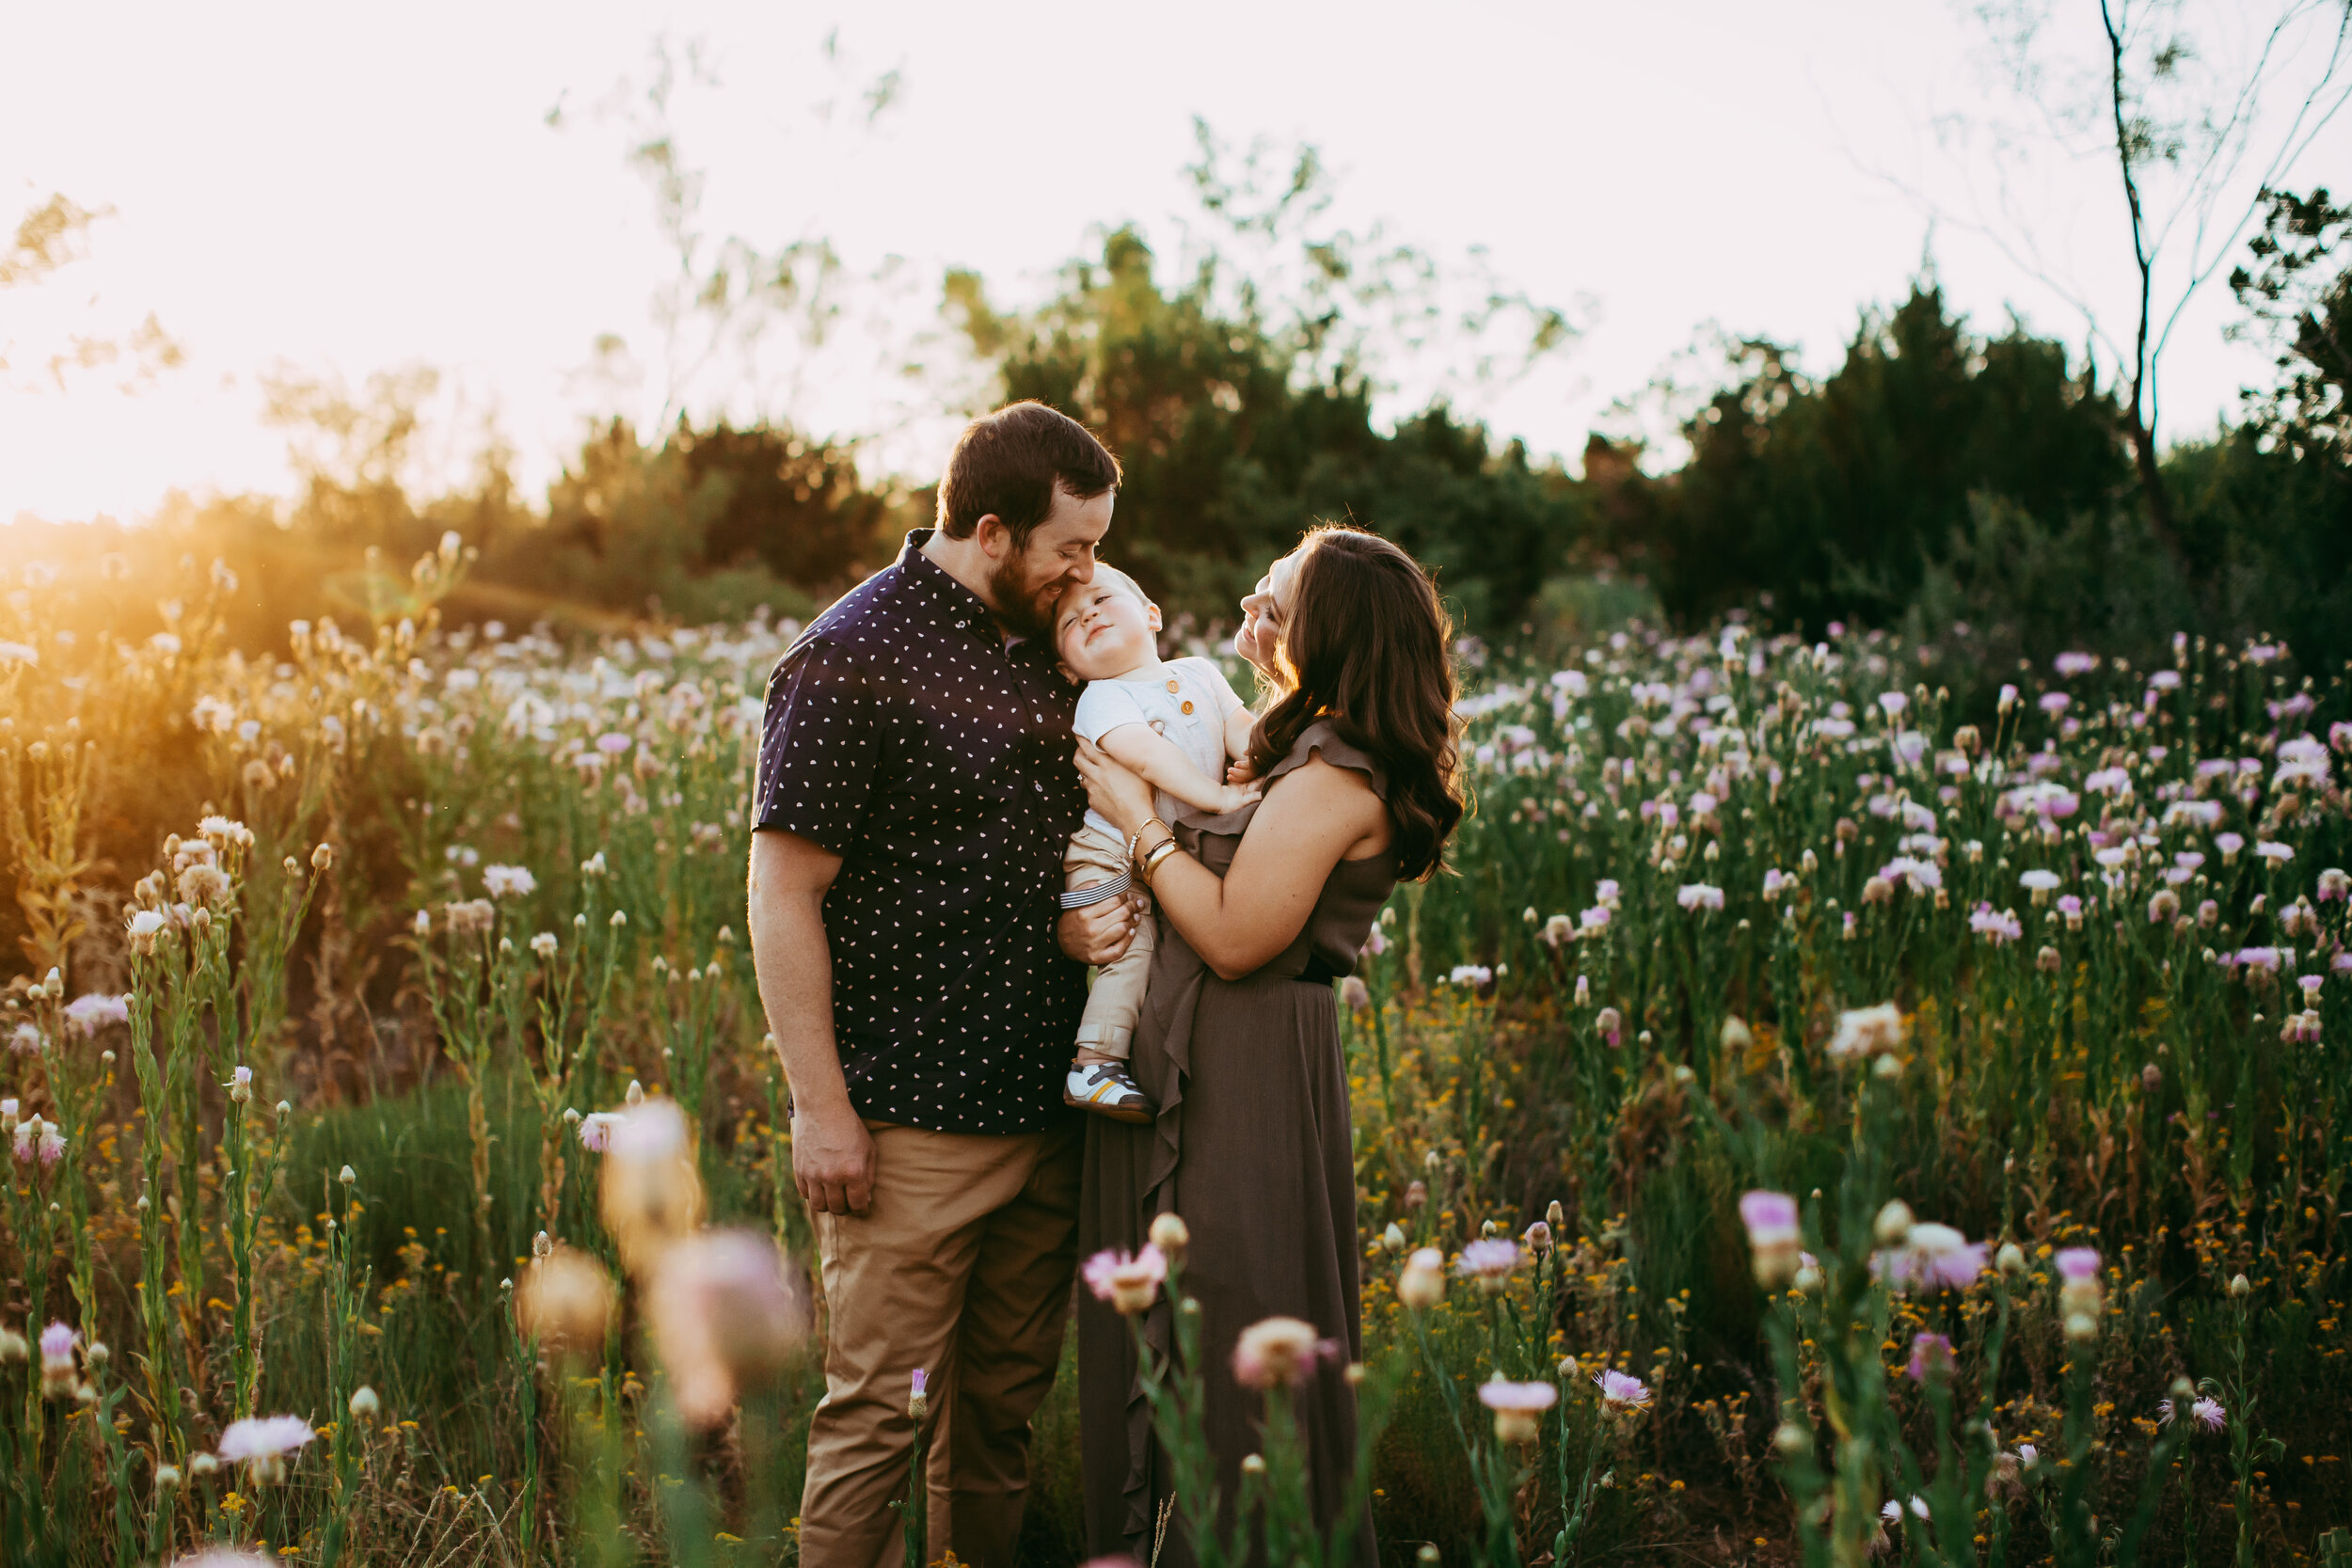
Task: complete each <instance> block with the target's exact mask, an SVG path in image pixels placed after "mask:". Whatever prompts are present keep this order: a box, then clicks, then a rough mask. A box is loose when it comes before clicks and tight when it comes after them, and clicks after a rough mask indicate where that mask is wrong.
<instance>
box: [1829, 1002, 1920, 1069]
mask: <svg viewBox="0 0 2352 1568" xmlns="http://www.w3.org/2000/svg"><path fill="white" fill-rule="evenodd" d="M1902 1043H1903V1012H1902V1009H1901V1008H1900V1007H1899V1006H1896V1005H1895V1004H1894V1003H1892V1002H1882V1003H1880V1004H1879V1005H1878V1006H1875V1007H1856V1008H1852V1009H1851V1010H1849V1011H1846V1012H1842V1013H1839V1014H1838V1015H1837V1032H1836V1034H1834V1035H1832V1036H1831V1037H1830V1040H1829V1046H1828V1051H1829V1055H1830V1059H1831V1060H1832V1061H1838V1062H1845V1061H1852V1060H1854V1059H1856V1058H1857V1057H1864V1056H1876V1055H1880V1054H1882V1053H1885V1052H1889V1051H1898V1050H1900V1049H1901V1048H1902Z"/></svg>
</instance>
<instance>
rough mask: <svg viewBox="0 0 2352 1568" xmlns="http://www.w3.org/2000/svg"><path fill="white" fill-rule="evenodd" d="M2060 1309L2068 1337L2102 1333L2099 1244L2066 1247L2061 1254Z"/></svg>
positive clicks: (2095, 1335)
mask: <svg viewBox="0 0 2352 1568" xmlns="http://www.w3.org/2000/svg"><path fill="white" fill-rule="evenodd" d="M2057 1261H2058V1276H2059V1278H2060V1279H2061V1280H2063V1281H2064V1283H2062V1284H2061V1285H2059V1287H2058V1311H2059V1313H2060V1314H2061V1315H2062V1316H2063V1317H2064V1319H2065V1326H2066V1337H2067V1338H2070V1339H2090V1338H2096V1337H2097V1335H2098V1333H2099V1252H2098V1249H2097V1248H2096V1247H2087V1246H2080V1247H2066V1248H2063V1249H2061V1250H2060V1251H2059V1253H2058V1259H2057Z"/></svg>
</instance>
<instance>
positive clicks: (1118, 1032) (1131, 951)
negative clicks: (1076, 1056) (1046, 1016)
mask: <svg viewBox="0 0 2352 1568" xmlns="http://www.w3.org/2000/svg"><path fill="white" fill-rule="evenodd" d="M1061 865H1062V877H1063V881H1062V885H1063V886H1064V887H1065V888H1067V889H1068V890H1069V891H1070V892H1072V893H1075V892H1077V891H1078V890H1079V889H1080V888H1088V887H1093V886H1094V885H1096V884H1097V883H1099V882H1107V881H1109V880H1110V879H1112V878H1114V877H1116V876H1118V875H1119V874H1120V872H1122V871H1125V870H1127V869H1128V868H1129V867H1128V862H1127V845H1126V842H1125V841H1124V840H1122V839H1119V838H1115V837H1112V836H1111V835H1110V834H1107V833H1104V832H1102V831H1101V830H1099V829H1096V828H1092V827H1085V828H1080V829H1079V830H1078V831H1077V832H1074V833H1073V834H1072V835H1071V836H1070V849H1069V852H1068V853H1067V854H1065V855H1063V856H1062V863H1061ZM1127 891H1128V893H1129V894H1130V895H1132V896H1133V897H1134V898H1135V899H1136V901H1137V902H1138V903H1140V904H1141V905H1142V906H1143V918H1142V919H1141V920H1139V921H1137V922H1136V940H1135V941H1134V942H1131V943H1129V944H1128V947H1127V951H1126V952H1125V954H1123V955H1122V956H1121V957H1120V960H1119V961H1118V962H1117V963H1114V964H1106V965H1104V967H1103V968H1101V969H1099V970H1097V971H1095V974H1094V985H1093V988H1092V989H1091V990H1089V991H1088V992H1087V1010H1086V1013H1085V1015H1084V1016H1083V1017H1081V1018H1080V1019H1079V1021H1078V1043H1079V1044H1080V1045H1082V1046H1086V1047H1089V1048H1091V1049H1093V1050H1096V1051H1100V1052H1101V1053H1103V1054H1104V1055H1105V1056H1115V1057H1117V1058H1118V1059H1119V1060H1120V1061H1122V1062H1123V1061H1125V1060H1126V1059H1127V1050H1128V1045H1129V1042H1131V1041H1132V1040H1133V1039H1134V1038H1135V1035H1136V1017H1137V1016H1138V1015H1139V1014H1140V1013H1141V1012H1142V1011H1143V986H1144V981H1145V980H1146V979H1148V978H1149V977H1150V976H1151V974H1152V902H1151V899H1152V895H1150V894H1148V893H1146V892H1145V891H1144V890H1143V879H1142V878H1140V877H1137V878H1136V880H1135V885H1134V886H1133V887H1131V888H1129V889H1128V890H1127Z"/></svg>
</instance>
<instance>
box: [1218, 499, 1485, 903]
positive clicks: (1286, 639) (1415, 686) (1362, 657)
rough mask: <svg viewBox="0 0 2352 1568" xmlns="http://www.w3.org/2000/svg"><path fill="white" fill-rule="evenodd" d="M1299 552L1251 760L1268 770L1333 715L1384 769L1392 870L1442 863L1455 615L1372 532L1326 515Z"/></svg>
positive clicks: (1449, 804) (1451, 810)
mask: <svg viewBox="0 0 2352 1568" xmlns="http://www.w3.org/2000/svg"><path fill="white" fill-rule="evenodd" d="M1296 555H1297V561H1298V566H1297V576H1296V577H1295V579H1294V581H1293V588H1292V601H1291V607H1290V611H1289V614H1288V616H1287V617H1286V618H1285V621H1284V624H1283V627H1282V645H1281V654H1280V662H1281V664H1282V665H1283V666H1284V668H1285V670H1286V672H1287V673H1288V674H1289V675H1290V677H1291V685H1290V687H1289V689H1287V690H1279V689H1278V690H1279V695H1278V696H1277V697H1276V698H1275V700H1274V702H1273V704H1272V705H1271V706H1269V707H1268V708H1267V709H1266V710H1265V712H1264V714H1263V716H1262V717H1261V718H1260V719H1259V721H1258V727H1257V729H1256V730H1255V731H1254V732H1253V733H1252V734H1251V736H1250V741H1249V764H1250V767H1251V768H1252V769H1253V770H1254V771H1255V772H1256V774H1257V775H1258V776H1259V777H1260V778H1263V777H1264V776H1265V773H1266V770H1267V769H1268V768H1272V767H1273V766H1274V764H1275V763H1277V762H1279V761H1280V760H1281V759H1282V758H1283V757H1285V756H1288V755H1289V754H1290V751H1291V748H1292V747H1293V746H1295V745H1296V744H1297V743H1298V737H1299V736H1300V735H1301V734H1303V733H1304V732H1305V731H1306V728H1307V726H1308V725H1310V724H1311V723H1313V722H1315V721H1317V720H1319V719H1328V720H1330V721H1331V723H1332V726H1333V727H1334V728H1335V729H1337V730H1338V731H1339V733H1340V736H1341V737H1342V738H1343V739H1344V740H1346V741H1347V742H1348V743H1349V744H1351V745H1353V746H1357V747H1359V748H1360V749H1362V750H1363V751H1364V752H1369V753H1370V754H1371V756H1372V757H1373V758H1374V760H1375V761H1376V762H1378V763H1379V764H1380V767H1381V769H1382V771H1384V772H1385V773H1386V774H1387V775H1388V781H1389V813H1390V815H1391V816H1392V817H1393V818H1394V819H1395V822H1396V859H1397V870H1398V874H1399V875H1400V876H1402V877H1404V878H1406V879H1412V880H1418V879H1421V878H1423V877H1427V876H1429V875H1430V874H1431V873H1433V872H1435V871H1436V870H1438V868H1439V867H1440V866H1441V865H1443V864H1444V863H1445V845H1446V840H1447V839H1448V838H1449V837H1451V836H1452V834H1453V832H1454V827H1455V825H1456V824H1458V823H1459V822H1460V821H1461V819H1462V810H1463V794H1462V784H1461V750H1460V747H1459V745H1458V737H1459V736H1460V733H1461V725H1460V721H1458V720H1456V719H1455V717H1454V666H1453V663H1452V661H1451V659H1450V658H1449V657H1447V652H1448V650H1449V649H1450V648H1451V647H1452V646H1453V643H1454V626H1453V623H1452V621H1451V620H1449V619H1448V617H1447V615H1446V612H1445V610H1444V608H1443V607H1442V606H1440V605H1439V604H1438V594H1437V590H1436V589H1434V588H1432V587H1431V586H1430V583H1429V578H1428V575H1427V574H1426V573H1424V572H1423V571H1422V569H1421V564H1420V562H1416V561H1415V560H1414V559H1413V558H1412V557H1411V556H1409V555H1406V553H1405V552H1404V551H1403V550H1401V549H1399V548H1397V547H1396V546H1394V545H1392V544H1391V543H1389V542H1388V541H1387V540H1386V539H1383V538H1381V537H1380V536H1379V535H1378V534H1376V533H1366V532H1364V531H1361V530H1359V529H1353V528H1346V527H1343V526H1341V525H1339V524H1334V523H1325V524H1322V525H1320V526H1318V527H1317V528H1315V529H1314V530H1313V531H1311V532H1310V533H1309V534H1308V535H1307V538H1306V541H1305V542H1304V543H1303V544H1301V545H1300V546H1298V549H1297V552H1296Z"/></svg>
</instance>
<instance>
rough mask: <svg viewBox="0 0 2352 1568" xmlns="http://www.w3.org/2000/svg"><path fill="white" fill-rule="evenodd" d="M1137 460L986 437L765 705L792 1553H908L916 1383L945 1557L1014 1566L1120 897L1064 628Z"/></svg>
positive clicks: (968, 443) (796, 652) (854, 1561)
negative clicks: (798, 1505)
mask: <svg viewBox="0 0 2352 1568" xmlns="http://www.w3.org/2000/svg"><path fill="white" fill-rule="evenodd" d="M1119 478H1120V470H1119V464H1118V461H1117V460H1116V459H1115V458H1113V457H1112V456H1111V454H1110V453H1109V452H1108V451H1105V450H1104V448H1103V445H1102V443H1100V442H1099V441H1097V440H1096V439H1095V438H1094V437H1093V436H1091V435H1090V434H1089V433H1088V431H1087V430H1086V428H1085V427H1084V426H1083V425H1080V424H1079V423H1077V422H1076V421H1075V420H1071V419H1068V418H1066V417H1065V416H1063V415H1061V414H1058V413H1056V412H1055V411H1054V410H1052V409H1050V408H1047V407H1046V406H1044V405H1043V404H1037V403H1019V404H1011V405H1009V406H1008V407H1005V408H1000V409H998V410H997V411H996V412H994V413H993V414H990V415H987V416H986V417H984V418H982V419H978V420H974V421H973V422H972V424H971V425H970V426H969V427H968V428H967V429H966V430H965V431H964V433H963V436H962V437H961V439H960V440H958V442H957V443H956V449H955V452H954V454H953V455H952V456H951V457H950V458H949V459H948V462H947V471H946V477H945V478H943V479H942V480H941V482H940V486H939V508H938V525H937V527H936V528H935V529H917V530H915V531H914V532H912V533H910V534H909V535H908V536H907V544H906V549H905V551H904V552H903V553H902V554H901V555H900V556H899V558H898V562H897V563H896V564H894V565H891V566H889V567H886V568H885V569H883V570H882V572H879V573H877V574H876V575H875V576H873V577H871V578H867V579H866V581H865V582H864V583H862V584H860V585H859V586H858V587H857V588H855V589H853V590H851V591H850V594H847V595H846V596H844V597H843V598H842V599H841V600H840V601H839V602H838V603H836V604H835V605H834V606H833V608H832V609H830V610H826V611H825V612H824V614H822V615H820V616H818V618H817V620H816V621H815V623H813V624H812V625H811V626H809V628H808V630H807V631H806V632H805V633H804V634H803V636H802V638H801V639H800V641H798V642H796V643H794V644H793V646H792V648H791V649H790V650H789V651H788V652H787V653H786V655H785V656H784V657H783V659H782V660H780V661H779V662H778V663H777V665H776V669H775V672H774V673H773V674H772V675H771V678H770V681H769V687H768V707H767V719H766V726H765V733H764V736H763V737H762V742H761V747H760V763H759V780H758V793H757V798H756V805H757V819H756V822H755V832H754V834H753V839H752V864H751V932H752V952H753V958H754V960H755V964H756V965H757V969H758V974H759V990H760V999H761V1002H762V1003H763V1004H764V1006H766V1009H767V1014H768V1022H769V1026H770V1028H771V1031H772V1032H773V1033H774V1035H775V1038H776V1044H777V1049H778V1051H779V1053H781V1054H782V1056H783V1058H784V1069H785V1073H786V1076H787V1080H788V1081H789V1083H790V1085H791V1090H792V1177H793V1181H794V1184H795V1185H796V1186H798V1187H799V1189H800V1192H801V1196H803V1198H805V1199H806V1200H807V1202H808V1205H809V1208H810V1210H811V1211H812V1212H813V1213H814V1214H815V1216H816V1224H817V1239H818V1252H819V1255H820V1264H821V1269H822V1277H823V1281H824V1290H825V1299H826V1303H827V1309H828V1322H829V1325H830V1327H829V1338H828V1341H827V1345H826V1354H825V1397H824V1399H823V1400H822V1401H820V1402H818V1407H817V1411H816V1415H815V1416H814V1418H812V1421H811V1425H810V1430H809V1452H808V1482H807V1489H806V1492H805V1493H804V1495H803V1500H802V1522H801V1559H802V1560H803V1562H807V1563H810V1564H812V1565H814V1568H881V1565H883V1564H890V1563H898V1562H902V1561H903V1560H904V1557H903V1547H902V1546H901V1545H900V1544H899V1528H900V1523H899V1520H900V1516H899V1514H898V1513H897V1512H896V1511H895V1510H893V1509H892V1508H891V1506H890V1505H891V1503H892V1502H893V1501H894V1500H895V1499H898V1498H899V1497H904V1496H905V1486H906V1478H907V1463H908V1455H909V1453H910V1451H911V1445H912V1443H913V1440H914V1418H913V1417H912V1416H911V1415H910V1413H909V1398H910V1395H911V1393H912V1385H913V1381H914V1377H915V1375H916V1374H917V1373H923V1374H926V1375H927V1376H928V1380H929V1389H928V1402H929V1406H930V1418H931V1419H933V1420H935V1421H936V1422H938V1423H939V1427H938V1430H937V1431H936V1432H935V1433H934V1435H933V1438H932V1444H933V1447H932V1452H931V1465H930V1479H929V1486H928V1491H929V1494H930V1553H929V1555H930V1557H931V1558H932V1559H933V1560H936V1559H937V1558H938V1557H940V1556H942V1555H944V1554H945V1553H946V1550H948V1549H949V1548H950V1547H952V1549H953V1550H954V1551H955V1553H956V1554H957V1556H958V1558H959V1559H960V1560H962V1561H964V1562H966V1563H972V1564H978V1565H994V1564H1010V1563H1011V1561H1012V1560H1013V1549H1014V1544H1015V1543H1016V1542H1017V1541H1018V1539H1019V1536H1020V1528H1021V1506H1022V1502H1023V1500H1024V1497H1025V1492H1026V1487H1027V1465H1028V1437H1029V1418H1030V1416H1031V1415H1032V1414H1033V1413H1034V1412H1035V1410H1036V1409H1037V1406H1038V1403H1039V1402H1040V1401H1041V1400H1042V1399H1043V1398H1044V1397H1045V1393H1046V1390H1047V1389H1048V1388H1049V1387H1050V1386H1052V1384H1053V1378H1054V1370H1055V1368H1056V1366H1057V1362H1058V1360H1059V1357H1060V1354H1061V1342H1062V1324H1063V1319H1064V1316H1065V1314H1066V1312H1067V1310H1068V1306H1069V1298H1070V1283H1071V1275H1072V1272H1073V1266H1074V1263H1075V1253H1074V1250H1073V1249H1074V1246H1075V1221H1076V1213H1077V1202H1078V1181H1079V1156H1080V1151H1081V1148H1082V1143H1083V1134H1082V1132H1081V1131H1080V1129H1079V1127H1078V1126H1077V1125H1075V1123H1076V1118H1074V1117H1072V1116H1071V1115H1070V1114H1069V1113H1068V1112H1066V1111H1065V1110H1064V1108H1063V1107H1062V1104H1061V1093H1060V1088H1061V1078H1062V1074H1063V1072H1064V1070H1065V1069H1066V1068H1067V1066H1068V1058H1069V1055H1070V1041H1071V1039H1072V1038H1073V1031H1074V1028H1075V1025H1076V1022H1077V1019H1078V1013H1079V1010H1080V1008H1081V1007H1082V1006H1083V1005H1084V1000H1085V991H1086V972H1085V970H1084V968H1083V967H1081V964H1080V963H1078V962H1073V961H1072V959H1073V958H1091V959H1094V960H1095V961H1102V960H1103V959H1104V958H1106V957H1115V956H1116V954H1117V952H1118V951H1119V950H1120V948H1122V947H1123V946H1124V944H1125V939H1126V935H1127V932H1128V929H1129V927H1131V926H1132V922H1133V914H1132V911H1129V910H1128V909H1127V907H1126V906H1125V905H1124V904H1123V902H1118V901H1114V902H1113V903H1111V904H1109V905H1106V906H1098V909H1097V910H1096V911H1073V912H1074V913H1076V914H1078V915H1081V916H1087V917H1089V918H1086V919H1078V920H1071V921H1065V922H1063V924H1062V927H1061V935H1062V938H1063V939H1064V941H1065V942H1067V945H1068V951H1069V953H1070V954H1071V957H1069V958H1066V957H1064V954H1063V949H1062V948H1061V947H1058V946H1057V936H1056V913H1057V899H1056V897H1055V895H1056V893H1057V890H1058V889H1059V888H1060V886H1061V880H1062V874H1061V862H1062V853H1063V849H1064V847H1065V846H1066V844H1067V842H1068V839H1069V836H1070V833H1071V832H1072V830H1073V829H1074V828H1075V827H1076V825H1077V822H1078V819H1079V817H1080V816H1081V815H1082V813H1083V812H1084V809H1085V803H1086V802H1085V794H1084V790H1083V787H1082V786H1081V785H1080V784H1079V782H1078V776H1077V773H1076V771H1075V769H1074V768H1073V766H1072V763H1071V754H1072V750H1073V741H1072V738H1071V721H1072V717H1073V710H1074V708H1075V705H1076V699H1077V693H1076V689H1074V688H1073V687H1072V686H1071V685H1070V684H1069V682H1067V681H1066V680H1064V679H1063V678H1062V676H1061V675H1060V674H1059V673H1057V669H1056V664H1055V657H1054V648H1053V636H1052V626H1053V616H1054V610H1055V607H1056V602H1057V600H1058V598H1059V596H1060V594H1061V593H1062V592H1063V590H1064V589H1066V588H1069V587H1071V586H1073V585H1076V584H1082V583H1085V582H1088V581H1089V580H1090V579H1091V578H1092V577H1093V575H1094V546H1095V545H1096V543H1097V542H1098V541H1099V540H1101V538H1102V537H1103V534H1104V531H1105V530H1107V529H1108V528H1109V526H1110V520H1111V506H1112V500H1113V497H1114V495H1115V493H1116V491H1117V487H1118V484H1119Z"/></svg>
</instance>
